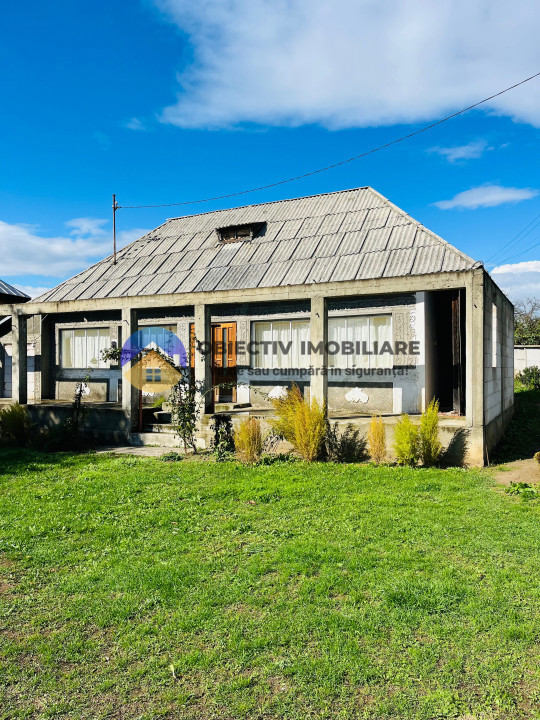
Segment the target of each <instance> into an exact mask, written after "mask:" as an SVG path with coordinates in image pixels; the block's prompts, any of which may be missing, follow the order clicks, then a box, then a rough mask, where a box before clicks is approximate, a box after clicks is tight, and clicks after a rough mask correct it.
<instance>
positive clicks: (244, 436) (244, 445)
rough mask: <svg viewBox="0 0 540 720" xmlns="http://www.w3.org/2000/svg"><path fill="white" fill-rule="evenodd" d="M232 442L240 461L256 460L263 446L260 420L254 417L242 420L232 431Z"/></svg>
mask: <svg viewBox="0 0 540 720" xmlns="http://www.w3.org/2000/svg"><path fill="white" fill-rule="evenodd" d="M234 444H235V446H236V450H237V452H238V455H239V456H240V459H241V460H242V462H245V463H250V464H253V463H256V462H258V461H259V460H260V457H261V454H262V447H263V439H262V433H261V423H260V420H259V419H258V418H254V417H250V418H246V419H245V420H242V422H241V423H240V424H239V425H238V426H237V427H236V429H235V431H234Z"/></svg>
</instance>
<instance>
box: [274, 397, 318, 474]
mask: <svg viewBox="0 0 540 720" xmlns="http://www.w3.org/2000/svg"><path fill="white" fill-rule="evenodd" d="M273 405H274V408H275V410H276V414H277V418H276V420H275V423H274V430H275V432H276V433H277V434H278V435H281V437H283V438H284V439H285V440H287V441H288V442H290V443H291V445H292V446H293V447H294V449H295V450H296V451H297V452H298V454H299V455H300V456H301V457H302V458H304V460H307V461H308V462H312V461H313V460H318V459H319V458H321V457H322V455H323V453H324V441H325V436H326V429H327V420H326V407H324V406H323V407H321V406H320V405H319V403H318V402H317V400H313V402H312V403H309V402H308V401H307V400H306V399H305V398H304V397H303V395H302V392H301V391H300V388H299V387H298V385H293V386H292V387H291V389H290V390H288V391H287V395H286V396H285V397H283V398H277V399H276V400H274V401H273Z"/></svg>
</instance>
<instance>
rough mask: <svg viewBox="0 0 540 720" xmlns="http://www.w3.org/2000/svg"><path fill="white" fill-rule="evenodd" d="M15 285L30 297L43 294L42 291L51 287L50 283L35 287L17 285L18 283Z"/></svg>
mask: <svg viewBox="0 0 540 720" xmlns="http://www.w3.org/2000/svg"><path fill="white" fill-rule="evenodd" d="M16 287H17V289H18V290H22V292H23V293H26V294H27V295H28V296H30V297H31V298H36V297H38V296H39V295H43V293H45V292H47V290H50V289H51V286H50V285H49V286H48V287H45V286H42V287H39V286H38V287H36V286H35V285H19V283H17V285H16Z"/></svg>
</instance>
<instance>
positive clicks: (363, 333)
mask: <svg viewBox="0 0 540 720" xmlns="http://www.w3.org/2000/svg"><path fill="white" fill-rule="evenodd" d="M385 342H388V343H390V346H391V343H392V316H391V315H373V316H367V315H364V316H359V315H350V316H346V317H331V318H329V319H328V343H329V353H328V366H329V367H335V368H339V369H342V370H346V369H348V368H362V369H365V370H367V369H375V368H391V367H392V366H393V364H394V360H393V355H392V353H390V352H385V353H382V354H380V353H378V354H371V355H370V354H368V353H364V348H365V349H367V350H368V351H369V352H371V353H373V351H374V349H375V347H377V349H378V350H380V349H381V348H382V347H383V344H384V343H385ZM347 343H353V349H354V351H353V352H352V353H348V352H343V349H344V348H346V347H347ZM358 343H360V345H359V346H358ZM375 343H377V345H376V346H375ZM349 347H350V346H349ZM386 347H387V348H388V346H386ZM337 348H339V350H338V351H337V352H332V351H335V350H336V349H337ZM358 349H360V352H359V353H358V352H356V351H357V350H358Z"/></svg>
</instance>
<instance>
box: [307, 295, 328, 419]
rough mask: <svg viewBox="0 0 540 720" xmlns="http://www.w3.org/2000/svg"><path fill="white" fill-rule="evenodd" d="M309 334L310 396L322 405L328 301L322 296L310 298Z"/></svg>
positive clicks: (325, 390)
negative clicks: (311, 373) (311, 371)
mask: <svg viewBox="0 0 540 720" xmlns="http://www.w3.org/2000/svg"><path fill="white" fill-rule="evenodd" d="M309 334H310V342H311V358H310V364H311V367H312V368H313V375H312V376H311V384H310V398H311V400H314V399H316V400H317V401H318V403H319V404H320V405H321V406H322V405H324V404H327V401H328V301H327V299H326V298H324V297H318V296H316V297H312V298H311V316H310V324H309Z"/></svg>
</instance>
